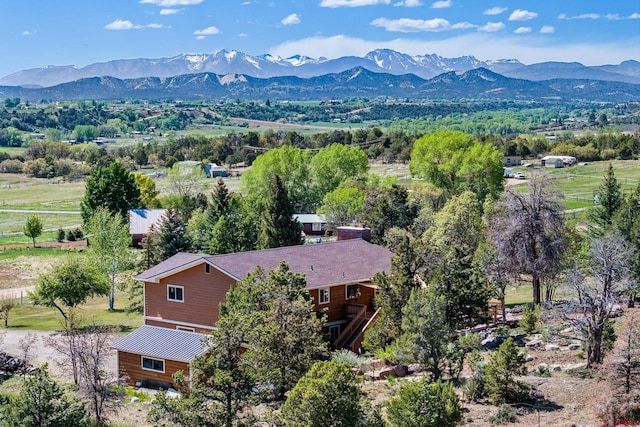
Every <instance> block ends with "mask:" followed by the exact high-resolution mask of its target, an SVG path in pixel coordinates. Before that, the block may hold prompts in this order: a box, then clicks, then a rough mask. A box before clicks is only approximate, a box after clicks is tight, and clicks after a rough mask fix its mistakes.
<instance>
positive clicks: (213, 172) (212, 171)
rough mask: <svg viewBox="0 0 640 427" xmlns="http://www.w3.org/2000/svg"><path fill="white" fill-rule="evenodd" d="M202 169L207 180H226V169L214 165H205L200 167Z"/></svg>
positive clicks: (227, 174) (227, 173)
mask: <svg viewBox="0 0 640 427" xmlns="http://www.w3.org/2000/svg"><path fill="white" fill-rule="evenodd" d="M202 167H203V168H204V173H205V175H207V177H208V178H215V177H222V178H226V177H227V176H229V172H228V171H227V168H225V167H224V166H220V165H218V164H216V163H205V164H204V165H202Z"/></svg>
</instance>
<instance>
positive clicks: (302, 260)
mask: <svg viewBox="0 0 640 427" xmlns="http://www.w3.org/2000/svg"><path fill="white" fill-rule="evenodd" d="M392 256H393V254H392V253H391V251H389V250H388V249H385V248H383V247H382V246H377V245H373V244H371V243H369V242H366V241H364V240H360V239H354V240H343V241H339V242H335V243H320V244H314V245H301V246H287V247H284V248H276V249H266V250H260V251H249V252H238V253H234V254H226V255H215V256H210V255H197V254H188V253H180V254H177V255H174V256H173V257H171V258H169V259H167V260H166V261H163V262H161V263H160V264H158V265H156V266H155V267H153V268H151V269H149V270H147V271H145V272H143V273H141V274H140V275H138V276H137V277H136V279H138V280H143V281H151V282H155V281H158V280H159V279H160V278H162V277H167V276H169V275H171V274H173V273H175V272H178V271H182V270H185V269H187V268H190V267H192V266H195V265H198V264H201V263H203V262H208V263H209V264H211V265H212V266H213V267H214V268H217V269H218V270H220V271H222V272H224V273H225V274H227V275H229V276H231V277H233V278H235V279H236V280H241V279H243V278H245V277H246V276H247V275H248V274H249V273H252V272H253V271H254V270H255V269H256V267H257V266H262V267H263V268H264V269H265V271H269V270H273V269H275V268H277V267H278V265H279V264H280V262H281V261H285V262H286V263H287V264H288V265H289V268H290V270H291V271H292V272H295V273H304V274H305V275H306V277H307V289H314V288H321V287H324V286H330V285H334V284H340V283H347V282H356V281H365V280H369V279H371V278H372V277H373V276H374V275H375V274H376V273H379V272H383V271H386V272H389V271H390V269H391V257H392Z"/></svg>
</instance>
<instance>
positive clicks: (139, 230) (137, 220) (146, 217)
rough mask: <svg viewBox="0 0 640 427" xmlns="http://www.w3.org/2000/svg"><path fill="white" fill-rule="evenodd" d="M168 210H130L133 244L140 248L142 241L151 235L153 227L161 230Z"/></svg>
mask: <svg viewBox="0 0 640 427" xmlns="http://www.w3.org/2000/svg"><path fill="white" fill-rule="evenodd" d="M166 212H167V210H166V209H130V210H129V234H130V235H131V244H132V245H133V246H140V243H141V242H142V239H144V237H145V236H146V235H147V234H149V231H150V230H151V227H154V228H155V229H156V230H157V229H158V228H160V225H161V224H162V221H164V215H165V213H166Z"/></svg>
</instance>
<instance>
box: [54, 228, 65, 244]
mask: <svg viewBox="0 0 640 427" xmlns="http://www.w3.org/2000/svg"><path fill="white" fill-rule="evenodd" d="M64 236H65V233H64V230H63V229H62V228H58V231H57V232H56V241H57V242H58V243H61V242H62V241H63V240H64Z"/></svg>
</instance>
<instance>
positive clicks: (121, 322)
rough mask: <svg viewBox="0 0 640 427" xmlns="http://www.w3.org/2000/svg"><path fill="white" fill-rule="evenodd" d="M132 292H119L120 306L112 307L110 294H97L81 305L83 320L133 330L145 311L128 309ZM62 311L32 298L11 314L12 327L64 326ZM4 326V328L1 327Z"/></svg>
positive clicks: (49, 329) (43, 328)
mask: <svg viewBox="0 0 640 427" xmlns="http://www.w3.org/2000/svg"><path fill="white" fill-rule="evenodd" d="M128 298H129V297H128V295H127V294H126V293H124V292H117V293H116V300H115V301H116V309H115V310H114V311H109V310H108V301H107V297H96V298H92V299H90V300H89V301H87V303H86V304H84V305H83V306H82V307H80V308H79V309H78V313H77V318H78V319H80V323H91V322H94V321H95V322H96V323H98V324H102V325H111V326H116V327H117V328H118V330H119V331H120V332H130V331H132V330H133V329H135V328H137V327H138V326H141V325H142V315H141V314H134V313H127V312H126V310H125V308H126V306H127V304H128ZM60 319H61V315H60V313H59V312H58V311H57V310H55V309H53V308H48V307H41V306H34V305H33V304H31V303H30V302H28V301H25V302H24V303H23V304H19V305H18V306H17V307H16V308H14V309H13V310H11V312H10V314H9V329H14V330H36V331H55V330H58V329H60ZM1 330H2V329H0V331H1Z"/></svg>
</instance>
